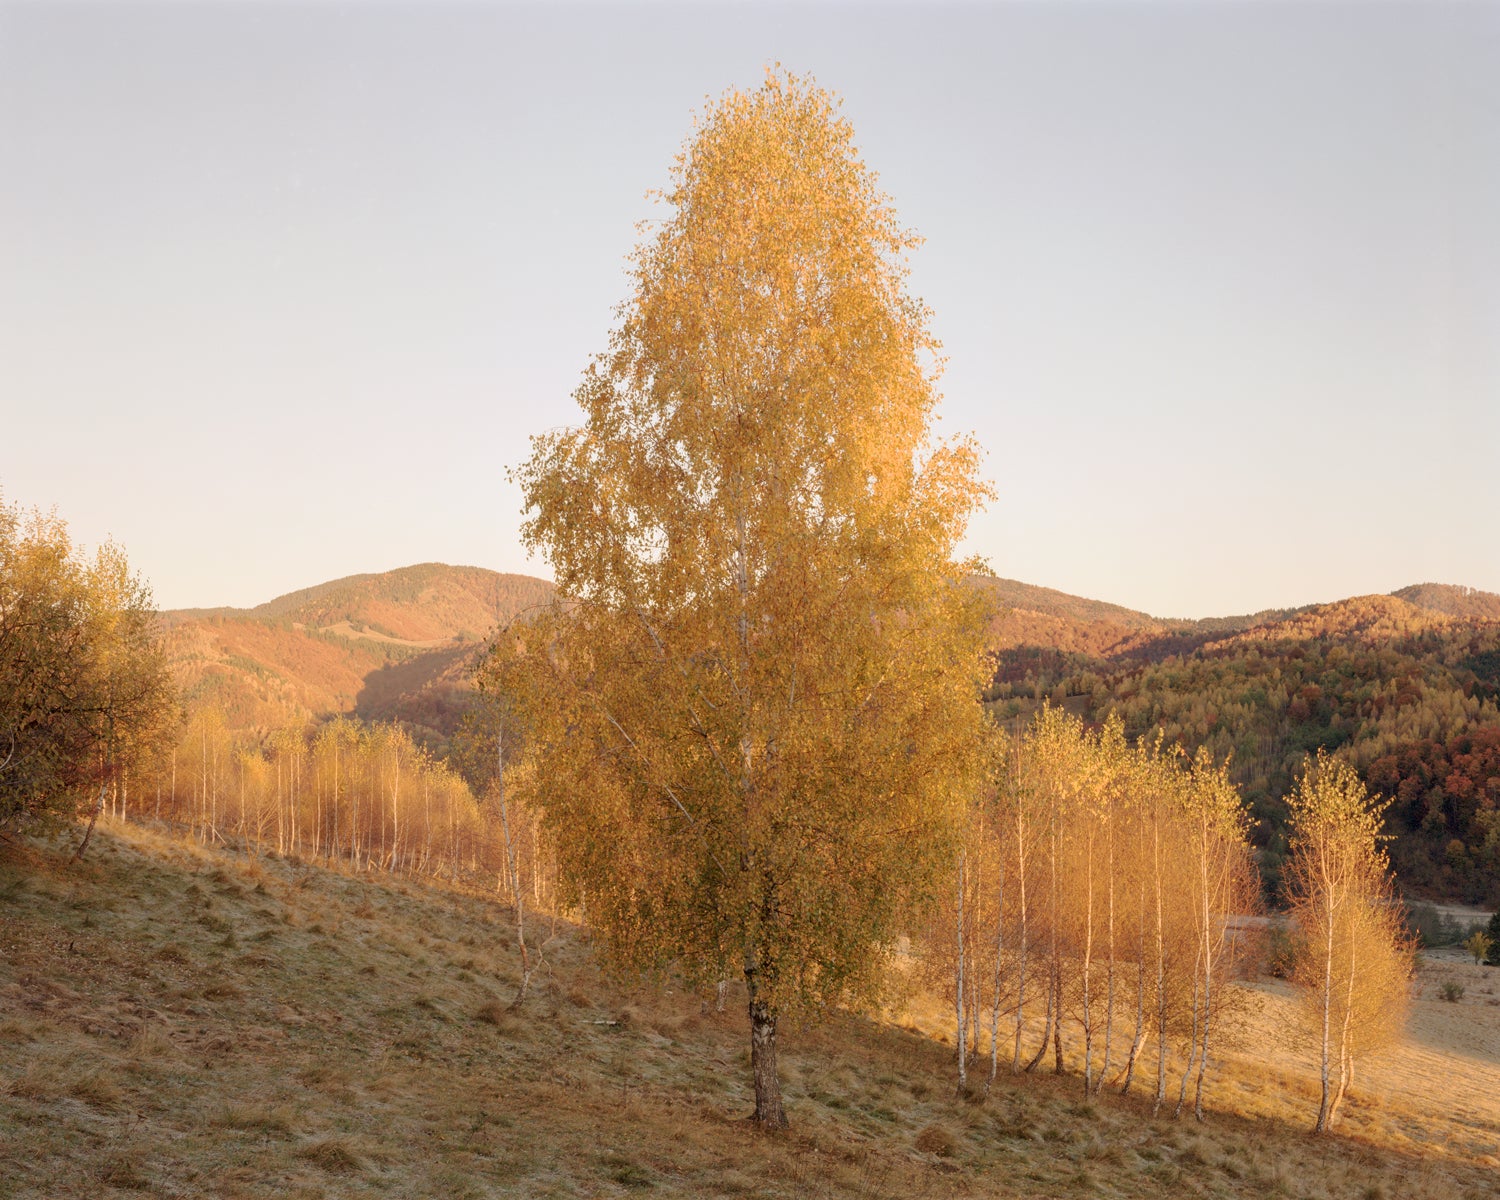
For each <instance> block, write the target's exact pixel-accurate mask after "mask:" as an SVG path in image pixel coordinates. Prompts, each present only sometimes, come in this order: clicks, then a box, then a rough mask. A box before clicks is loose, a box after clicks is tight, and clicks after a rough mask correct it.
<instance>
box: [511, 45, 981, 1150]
mask: <svg viewBox="0 0 1500 1200" xmlns="http://www.w3.org/2000/svg"><path fill="white" fill-rule="evenodd" d="M662 200H663V202H664V204H665V207H666V209H667V215H666V217H665V219H664V220H663V221H661V222H660V223H659V224H657V225H656V226H655V231H654V232H653V233H651V234H650V235H649V236H648V237H647V238H646V240H645V241H644V242H643V243H642V244H641V245H640V247H639V248H638V249H637V251H636V253H635V256H634V260H633V269H632V279H633V284H634V291H633V295H632V296H631V298H630V300H629V301H628V302H627V303H626V304H624V305H623V306H622V308H621V310H620V313H619V317H620V323H619V325H618V327H617V328H616V330H615V331H614V333H613V335H612V337H611V339H610V345H609V349H608V351H607V352H606V353H604V354H602V355H601V356H599V358H598V359H597V360H596V361H595V362H594V363H593V365H592V366H591V367H590V368H589V369H588V371H587V373H586V374H585V377H584V380H583V382H582V384H581V386H580V387H579V388H578V391H577V393H576V398H577V400H578V403H579V405H580V406H581V408H582V409H583V412H584V423H583V424H582V425H581V426H579V427H577V428H572V429H566V430H563V431H560V432H555V433H549V434H546V435H543V436H540V437H538V438H536V439H535V440H534V442H533V453H532V456H531V458H530V459H529V460H528V461H527V462H526V463H525V464H524V465H523V466H522V467H520V468H519V470H518V471H517V472H516V476H517V478H518V480H519V482H520V483H521V485H522V487H523V488H524V492H525V498H526V503H527V505H528V506H529V510H530V511H531V513H532V514H533V515H532V516H531V518H530V520H529V521H528V523H527V524H526V526H525V529H524V533H525V537H526V539H527V541H528V544H529V545H530V546H531V547H532V548H534V549H537V550H540V551H541V552H542V553H543V554H544V555H545V556H546V558H547V559H548V560H549V562H550V563H551V565H552V567H553V570H554V572H555V575H556V579H557V583H558V586H559V589H560V593H561V601H560V604H559V606H558V607H557V608H556V609H555V610H554V611H553V613H552V614H551V615H550V617H547V618H545V619H542V620H538V621H535V622H531V623H529V624H528V625H527V626H526V627H525V628H524V629H520V630H517V631H515V632H514V636H511V637H507V638H505V639H502V643H501V646H500V649H499V652H498V653H497V654H496V655H495V657H494V660H493V662H492V664H491V671H492V672H494V673H495V675H496V678H497V680H498V681H499V683H500V686H502V687H503V688H504V689H506V690H507V691H508V692H509V693H510V694H511V695H513V696H514V697H515V700H516V706H517V707H516V711H517V715H518V717H519V718H520V720H521V723H522V724H523V726H524V728H525V730H526V733H525V737H526V741H525V745H526V747H527V753H528V754H529V756H530V758H531V762H530V764H529V769H528V770H526V771H525V773H524V775H521V774H518V777H517V786H518V788H524V789H525V790H526V792H527V795H526V797H525V798H526V800H527V802H528V803H531V804H534V805H536V806H537V807H539V809H540V810H541V811H542V812H543V813H544V814H545V819H546V822H547V825H548V827H549V830H550V832H551V835H552V836H553V838H554V839H555V841H556V845H557V851H558V856H559V863H560V868H561V870H562V872H563V875H564V878H565V881H566V882H567V883H568V884H569V885H570V886H571V887H572V888H573V889H574V892H575V894H576V895H577V896H578V897H579V898H580V899H581V900H582V901H583V902H585V903H586V905H587V911H588V915H589V920H590V923H591V924H592V925H593V926H594V927H595V929H596V930H597V931H598V933H599V934H600V935H601V937H602V940H603V941H604V943H605V945H606V946H607V948H608V949H609V950H610V951H612V952H613V954H614V955H615V957H616V959H617V960H618V961H621V962H623V963H626V964H629V965H632V966H636V967H648V968H649V967H662V966H665V965H667V964H672V965H674V966H675V967H676V968H677V969H679V970H681V971H683V972H684V973H685V974H686V975H687V976H688V977H689V978H690V979H691V980H692V981H693V982H695V983H699V984H705V985H706V984H709V983H712V982H714V981H716V980H720V979H723V978H726V977H727V976H729V975H731V974H732V973H734V972H737V971H738V972H742V973H743V976H744V978H745V980H746V983H747V985H748V989H749V1015H750V1018H751V1042H752V1060H753V1068H754V1072H755V1078H756V1117H757V1119H758V1120H759V1121H760V1123H761V1124H762V1125H763V1126H766V1127H778V1126H780V1125H783V1124H784V1123H785V1117H784V1114H783V1111H782V1106H781V1099H780V1094H779V1090H778V1089H777V1086H776V1079H775V1031H776V1022H777V1019H778V1017H779V1016H781V1015H782V1014H785V1013H787V1012H790V1011H793V1010H796V1009H804V1010H805V1009H806V1008H807V1007H808V1006H814V1007H816V1006H820V1005H823V1004H826V1003H830V1002H834V1001H837V1000H841V999H843V998H846V997H848V996H851V995H861V994H870V993H871V992H872V991H873V990H874V988H875V987H876V986H877V983H878V977H879V971H878V968H879V966H880V965H881V962H882V953H883V948H884V947H886V946H888V945H889V944H890V943H891V941H892V940H893V939H894V938H895V937H896V936H897V935H898V934H899V933H900V932H902V931H903V925H902V922H903V920H904V919H905V917H906V915H907V914H908V913H909V911H910V905H911V904H912V903H913V902H914V901H917V900H920V899H922V898H924V897H926V896H927V895H928V894H929V892H930V889H931V887H932V885H933V881H934V879H935V872H936V870H937V867H938V864H939V863H940V862H942V861H944V860H945V858H946V857H947V855H948V854H949V853H950V851H951V849H952V845H953V837H954V836H955V831H956V826H957V822H958V817H959V815H960V813H961V810H962V803H963V799H964V796H965V794H966V792H967V791H968V790H970V789H972V787H973V786H975V779H976V775H977V772H978V753H979V736H978V731H979V721H980V716H981V710H980V706H979V704H978V703H977V694H978V685H979V681H980V673H979V669H978V668H979V662H980V648H981V637H982V619H981V613H980V612H979V604H980V598H979V596H978V595H977V593H976V592H975V590H974V589H972V588H966V587H964V586H963V583H962V579H963V575H964V568H963V567H962V566H961V565H960V564H958V563H957V562H955V560H954V548H955V544H956V543H957V541H958V540H959V539H960V538H961V537H962V534H963V532H964V528H965V524H966V521H967V518H968V516H969V514H970V512H971V511H972V509H973V508H974V506H975V505H976V504H977V503H978V502H979V501H980V500H981V499H982V498H983V497H984V496H985V495H986V494H987V488H986V486H985V485H984V484H982V483H981V482H980V481H979V479H978V478H977V473H976V467H977V460H978V451H977V448H976V447H975V446H974V444H973V443H972V442H971V441H968V440H963V439H959V440H954V441H949V442H941V441H938V440H936V439H934V438H933V436H932V432H931V423H932V420H933V415H934V407H935V405H936V403H937V399H938V397H937V392H936V390H935V387H934V381H935V377H936V371H937V365H938V363H937V349H938V347H937V344H936V342H935V341H934V339H933V337H932V335H931V333H930V330H929V328H928V314H927V311H926V309H925V308H924V307H923V305H922V304H921V303H920V302H919V301H917V300H916V299H914V298H912V297H911V296H910V295H908V293H907V291H906V287H905V281H906V254H907V252H908V251H909V250H910V249H911V248H912V247H913V246H914V245H915V242H916V239H915V238H914V237H913V236H912V235H911V234H910V233H908V232H907V231H905V230H903V229H902V228H901V227H900V225H899V224H898V222H897V220H896V216H895V213H894V211H893V209H892V207H891V204H890V201H889V200H888V199H887V197H885V196H884V195H883V194H882V193H881V192H880V191H879V189H878V187H877V185H876V180H875V176H874V174H873V173H872V172H871V171H870V170H869V169H868V168H867V167H866V166H865V165H864V164H863V162H861V160H860V158H859V156H858V154H857V152H856V150H855V146H854V140H853V131H852V129H851V128H850V126H849V124H848V122H847V121H846V120H844V119H843V118H842V117H841V116H840V115H839V112H838V108H837V105H836V103H835V101H834V100H833V99H832V98H830V97H829V96H828V95H827V94H826V93H825V92H823V91H821V90H819V89H818V88H817V87H816V86H815V85H814V84H813V83H812V82H811V81H810V80H802V79H796V78H787V77H782V76H778V75H770V76H768V78H767V79H766V81H765V83H764V84H763V86H761V87H760V88H759V89H757V90H755V91H751V92H731V93H729V94H727V95H725V96H724V97H723V98H722V99H720V100H719V101H718V102H717V103H716V104H713V105H711V106H710V107H709V108H708V110H707V111H706V112H705V113H704V114H702V116H701V117H700V119H699V120H698V122H697V127H696V131H695V133H694V134H693V136H692V137H691V139H690V140H689V141H688V143H687V145H686V147H685V148H684V150H683V152H682V153H681V155H680V156H679V157H678V159H677V162H676V166H675V168H674V170H673V174H672V182H671V186H670V187H669V188H668V189H667V191H666V192H665V193H664V194H663V196H662Z"/></svg>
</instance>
